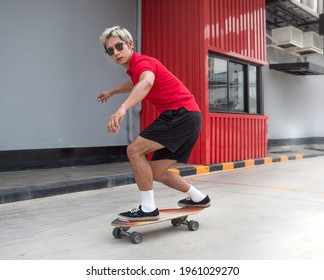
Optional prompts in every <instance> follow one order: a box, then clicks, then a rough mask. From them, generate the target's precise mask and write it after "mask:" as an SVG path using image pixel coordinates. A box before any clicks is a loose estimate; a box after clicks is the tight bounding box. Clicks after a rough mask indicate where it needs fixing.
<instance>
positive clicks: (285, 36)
mask: <svg viewBox="0 0 324 280" xmlns="http://www.w3.org/2000/svg"><path fill="white" fill-rule="evenodd" d="M271 37H272V41H273V43H275V44H276V45H277V46H279V47H280V48H283V49H287V48H302V47H303V31H301V30H299V29H297V28H295V27H293V26H285V27H279V28H275V29H272V30H271Z"/></svg>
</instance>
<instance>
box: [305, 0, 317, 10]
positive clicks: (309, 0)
mask: <svg viewBox="0 0 324 280" xmlns="http://www.w3.org/2000/svg"><path fill="white" fill-rule="evenodd" d="M304 4H305V5H306V6H308V7H310V8H311V9H314V8H315V0H304Z"/></svg>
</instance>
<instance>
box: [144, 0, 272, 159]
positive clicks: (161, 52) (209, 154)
mask: <svg viewBox="0 0 324 280" xmlns="http://www.w3.org/2000/svg"><path fill="white" fill-rule="evenodd" d="M142 9H143V10H142V53H143V54H147V55H151V56H154V57H156V58H157V59H159V60H160V61H161V62H162V63H163V64H164V65H165V66H166V67H167V68H168V69H169V70H171V71H172V72H173V73H174V74H175V75H176V76H178V77H179V78H180V79H181V80H182V81H183V83H184V84H185V85H186V86H187V87H188V88H189V90H191V92H192V93H193V94H194V95H195V97H196V100H197V102H198V104H199V106H200V108H201V110H202V114H203V128H202V132H201V136H200V138H199V140H198V142H197V144H196V146H195V149H194V151H193V153H192V156H191V158H190V162H191V163H197V164H199V163H200V164H209V163H215V162H224V161H232V160H238V159H249V158H256V157H264V156H266V137H267V136H266V126H267V125H266V119H267V118H266V117H264V116H249V115H235V116H233V115H227V114H210V113H209V112H208V110H209V109H208V52H209V51H214V52H217V53H220V54H223V55H227V56H232V57H236V58H240V59H243V60H245V61H250V62H254V63H257V64H259V65H264V64H266V63H267V62H266V56H265V43H264V40H265V38H264V32H265V30H264V10H265V1H264V0H244V1H242V0H154V1H152V0H142ZM157 115H158V113H157V111H156V110H155V109H154V108H153V107H152V106H151V105H150V104H147V103H146V102H144V103H143V110H142V117H141V127H142V128H144V127H146V126H147V125H148V124H150V123H151V122H152V121H153V119H155V118H156V117H157ZM248 120H249V121H248ZM250 120H253V121H250ZM222 123H224V125H223V126H222ZM231 124H233V125H231ZM238 126H239V127H240V128H241V132H240V131H239V130H238V129H237V127H238ZM261 130H262V131H261ZM250 131H251V133H250ZM253 131H254V132H255V133H252V132H253ZM221 135H224V136H221ZM226 135H227V136H226ZM242 135H244V137H243V136H242ZM241 137H243V138H241ZM246 137H250V139H249V140H246V141H245V140H244V141H243V140H240V139H246ZM217 139H219V141H218V140H217ZM221 139H223V140H221ZM231 139H232V140H231ZM233 139H237V141H236V140H233ZM231 141H232V142H231ZM233 143H235V145H233ZM254 146H255V147H254Z"/></svg>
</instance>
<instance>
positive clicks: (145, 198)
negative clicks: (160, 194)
mask: <svg viewBox="0 0 324 280" xmlns="http://www.w3.org/2000/svg"><path fill="white" fill-rule="evenodd" d="M140 193H141V199H142V204H141V205H142V211H144V212H152V211H154V210H155V209H156V206H155V201H154V194H153V190H150V191H140Z"/></svg>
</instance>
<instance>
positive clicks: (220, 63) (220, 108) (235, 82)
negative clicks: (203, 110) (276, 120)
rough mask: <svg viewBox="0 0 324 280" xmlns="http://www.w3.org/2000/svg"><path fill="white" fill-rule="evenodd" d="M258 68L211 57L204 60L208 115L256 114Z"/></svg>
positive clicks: (211, 55)
mask: <svg viewBox="0 0 324 280" xmlns="http://www.w3.org/2000/svg"><path fill="white" fill-rule="evenodd" d="M258 71H259V67H257V66H254V65H250V64H248V63H242V62H238V61H233V60H229V59H225V58H220V57H217V56H215V55H213V54H210V55H209V59H208V77H209V111H210V112H228V113H250V114H257V113H259V112H260V109H259V108H258V95H259V92H260V90H259V86H258V84H259V83H258V79H259V75H258Z"/></svg>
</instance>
